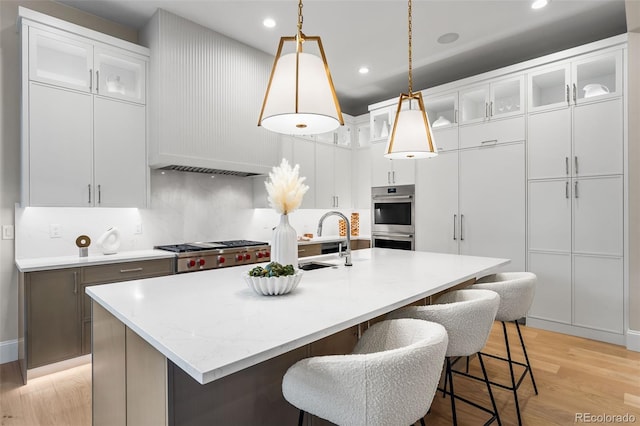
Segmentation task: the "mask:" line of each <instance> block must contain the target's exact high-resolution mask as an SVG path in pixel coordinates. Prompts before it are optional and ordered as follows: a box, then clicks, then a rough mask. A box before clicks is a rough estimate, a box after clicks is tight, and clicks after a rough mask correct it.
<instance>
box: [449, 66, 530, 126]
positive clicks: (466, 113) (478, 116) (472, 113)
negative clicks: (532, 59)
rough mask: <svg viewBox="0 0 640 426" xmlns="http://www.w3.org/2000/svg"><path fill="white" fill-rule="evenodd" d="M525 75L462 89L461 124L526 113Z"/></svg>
mask: <svg viewBox="0 0 640 426" xmlns="http://www.w3.org/2000/svg"><path fill="white" fill-rule="evenodd" d="M523 94H524V76H521V75H520V76H514V77H509V78H506V79H502V80H496V81H492V82H491V83H488V84H483V85H480V86H474V87H470V88H468V89H465V90H461V91H460V109H461V114H460V115H461V117H460V124H469V123H477V122H483V121H488V120H492V119H494V118H500V117H509V116H512V115H519V114H523V113H524V104H523Z"/></svg>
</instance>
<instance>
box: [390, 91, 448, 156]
mask: <svg viewBox="0 0 640 426" xmlns="http://www.w3.org/2000/svg"><path fill="white" fill-rule="evenodd" d="M412 100H414V101H413V102H412ZM416 100H417V102H415V101H416ZM416 104H417V105H416ZM410 107H413V108H410ZM416 107H417V108H416ZM436 155H438V149H437V147H436V144H435V142H434V140H433V135H432V133H431V126H429V119H428V118H427V114H426V112H425V110H424V104H423V102H422V94H421V93H416V94H413V95H411V96H408V95H406V94H402V95H400V101H399V102H398V111H397V113H396V119H395V121H394V123H393V130H392V132H391V136H390V137H389V141H388V142H387V148H386V150H385V154H384V156H385V157H386V158H391V159H394V160H400V159H411V160H413V159H420V158H429V157H435V156H436Z"/></svg>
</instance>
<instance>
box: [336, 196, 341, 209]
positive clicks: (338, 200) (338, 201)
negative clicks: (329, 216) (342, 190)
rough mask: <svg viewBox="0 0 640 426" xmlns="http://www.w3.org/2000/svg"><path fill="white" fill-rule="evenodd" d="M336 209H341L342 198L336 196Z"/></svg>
mask: <svg viewBox="0 0 640 426" xmlns="http://www.w3.org/2000/svg"><path fill="white" fill-rule="evenodd" d="M336 207H340V198H339V197H338V196H337V195H336Z"/></svg>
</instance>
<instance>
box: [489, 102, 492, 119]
mask: <svg viewBox="0 0 640 426" xmlns="http://www.w3.org/2000/svg"><path fill="white" fill-rule="evenodd" d="M489 117H493V101H491V102H489Z"/></svg>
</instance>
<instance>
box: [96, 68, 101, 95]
mask: <svg viewBox="0 0 640 426" xmlns="http://www.w3.org/2000/svg"><path fill="white" fill-rule="evenodd" d="M96 93H100V70H96Z"/></svg>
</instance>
